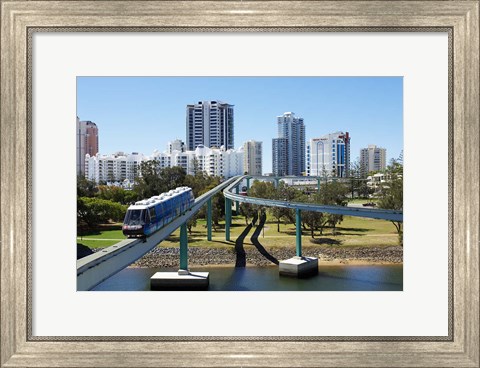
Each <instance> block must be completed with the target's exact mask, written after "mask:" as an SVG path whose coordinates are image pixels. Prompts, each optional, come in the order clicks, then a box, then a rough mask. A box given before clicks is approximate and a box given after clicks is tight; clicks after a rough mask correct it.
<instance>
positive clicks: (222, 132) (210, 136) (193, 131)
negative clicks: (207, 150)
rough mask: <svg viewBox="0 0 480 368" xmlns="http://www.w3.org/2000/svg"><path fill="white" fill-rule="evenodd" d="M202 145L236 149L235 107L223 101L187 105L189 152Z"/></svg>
mask: <svg viewBox="0 0 480 368" xmlns="http://www.w3.org/2000/svg"><path fill="white" fill-rule="evenodd" d="M201 145H203V146H205V147H212V148H213V147H217V148H220V147H222V146H224V147H225V149H233V148H234V134H233V105H230V104H228V103H225V102H221V101H199V102H198V103H196V104H193V105H187V150H189V151H193V150H195V148H197V147H198V146H201Z"/></svg>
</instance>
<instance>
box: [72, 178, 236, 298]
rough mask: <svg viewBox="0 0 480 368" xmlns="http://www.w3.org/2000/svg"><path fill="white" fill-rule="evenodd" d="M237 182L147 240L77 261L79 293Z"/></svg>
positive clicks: (198, 202) (150, 246) (134, 257)
mask: <svg viewBox="0 0 480 368" xmlns="http://www.w3.org/2000/svg"><path fill="white" fill-rule="evenodd" d="M237 179H238V177H234V178H231V179H229V180H226V181H225V182H223V183H221V184H220V185H218V186H216V187H215V188H213V189H212V190H210V191H208V192H207V193H205V194H203V195H201V196H200V197H198V198H197V199H195V203H194V205H193V206H192V207H191V208H190V209H189V210H187V211H186V212H185V213H184V214H183V215H181V216H179V217H177V218H176V219H174V220H173V221H172V222H170V223H169V224H167V225H166V226H165V227H163V228H162V229H160V230H158V231H157V232H155V233H154V234H152V235H151V236H149V237H148V238H146V239H126V240H122V241H120V242H119V243H117V244H115V245H112V246H111V247H108V248H105V249H104V250H102V251H100V252H97V253H94V254H91V255H89V256H87V257H84V258H81V259H79V260H77V290H78V291H85V290H91V289H92V288H94V287H95V286H97V285H98V284H100V283H101V282H102V281H104V280H106V279H107V278H109V277H110V276H113V275H114V274H116V273H117V272H119V271H121V270H122V269H124V268H125V267H127V266H128V265H130V264H132V263H133V262H135V261H136V260H137V259H139V258H141V257H142V256H144V255H145V254H146V253H148V252H149V251H151V250H152V249H153V248H155V247H156V246H157V245H158V244H159V243H160V242H161V241H163V240H165V239H166V238H167V237H168V236H169V235H170V234H171V233H173V232H174V231H175V230H176V229H178V228H179V227H180V226H181V225H182V224H185V223H186V222H187V221H188V220H189V219H190V218H191V217H192V216H193V215H195V213H197V212H198V211H199V210H200V209H201V208H202V207H203V206H204V205H205V204H206V203H207V202H208V200H209V199H210V198H211V197H213V196H214V195H215V194H217V193H218V192H220V191H221V190H223V189H224V188H225V187H227V186H229V185H230V184H231V183H233V182H235V181H236V180H237ZM187 264H188V263H187Z"/></svg>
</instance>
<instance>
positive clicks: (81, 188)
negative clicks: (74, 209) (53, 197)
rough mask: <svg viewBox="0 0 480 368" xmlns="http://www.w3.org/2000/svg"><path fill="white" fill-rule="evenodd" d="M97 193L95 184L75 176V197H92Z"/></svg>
mask: <svg viewBox="0 0 480 368" xmlns="http://www.w3.org/2000/svg"><path fill="white" fill-rule="evenodd" d="M96 192H97V184H96V183H95V181H93V180H88V179H86V178H85V177H84V176H82V175H78V176H77V197H93V196H94V195H95V193H96Z"/></svg>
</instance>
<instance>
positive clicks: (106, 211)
mask: <svg viewBox="0 0 480 368" xmlns="http://www.w3.org/2000/svg"><path fill="white" fill-rule="evenodd" d="M126 211H127V206H124V205H121V204H119V203H115V202H112V201H109V200H105V199H100V198H90V197H78V198H77V226H80V225H81V223H84V224H86V225H87V226H88V227H90V228H95V227H96V226H98V225H100V224H104V223H107V222H108V221H109V220H112V221H116V222H119V221H122V220H123V218H124V216H125V213H126Z"/></svg>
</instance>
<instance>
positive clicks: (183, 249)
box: [180, 222, 188, 270]
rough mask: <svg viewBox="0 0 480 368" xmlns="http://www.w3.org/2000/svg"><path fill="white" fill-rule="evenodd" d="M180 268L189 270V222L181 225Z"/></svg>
mask: <svg viewBox="0 0 480 368" xmlns="http://www.w3.org/2000/svg"><path fill="white" fill-rule="evenodd" d="M180 269H181V270H188V236H187V223H186V222H185V223H183V224H182V225H180Z"/></svg>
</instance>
